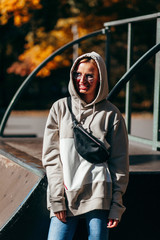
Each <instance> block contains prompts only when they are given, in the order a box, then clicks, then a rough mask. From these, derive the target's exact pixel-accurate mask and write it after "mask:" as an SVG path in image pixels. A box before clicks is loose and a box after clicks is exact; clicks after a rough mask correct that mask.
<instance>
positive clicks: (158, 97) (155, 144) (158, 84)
mask: <svg viewBox="0 0 160 240" xmlns="http://www.w3.org/2000/svg"><path fill="white" fill-rule="evenodd" d="M151 19H157V26H156V44H155V46H154V47H153V48H151V49H150V50H149V51H148V52H147V53H146V54H144V55H143V56H142V57H141V58H140V59H139V60H138V61H137V62H136V63H135V64H134V65H133V66H132V67H131V59H132V51H133V43H132V24H133V23H135V22H139V21H149V20H151ZM123 24H128V44H127V45H128V49H127V69H126V73H125V74H124V76H123V77H122V78H121V79H120V80H119V82H118V83H117V84H116V85H115V87H114V88H113V89H112V90H111V92H110V93H109V95H108V99H109V100H111V99H112V98H113V96H115V95H116V94H117V93H118V92H119V91H120V90H121V88H122V87H123V86H124V85H125V84H126V83H127V82H128V83H127V87H126V104H125V115H126V125H127V129H128V133H129V138H130V139H131V140H134V141H137V142H142V143H145V144H149V145H151V146H152V148H153V149H154V150H157V148H160V142H159V125H160V124H159V101H160V54H159V53H158V54H156V53H157V52H158V51H160V13H157V14H150V15H146V16H141V17H135V18H129V19H124V20H118V21H112V22H107V23H104V28H103V29H101V30H98V31H96V32H93V33H91V34H87V35H86V36H84V37H82V38H79V39H76V40H74V41H72V42H70V43H68V44H66V45H64V46H63V47H61V48H59V49H58V50H57V51H55V52H53V53H52V54H51V55H50V56H49V57H48V58H46V59H45V60H44V61H43V62H42V63H41V64H40V65H39V66H38V67H37V68H36V69H35V70H34V71H33V72H32V73H31V74H30V75H29V76H28V77H27V78H26V79H25V80H24V82H23V83H22V85H21V86H20V87H19V89H18V90H17V92H16V93H15V95H14V97H13V98H12V100H11V102H10V104H9V106H8V108H7V110H6V112H5V114H4V116H3V118H2V121H1V125H0V136H1V137H3V136H4V134H3V133H4V129H5V126H6V123H7V120H8V118H9V115H10V113H11V111H12V109H13V108H14V106H15V104H16V103H17V101H18V99H19V98H20V96H21V94H22V93H23V91H24V90H25V89H26V88H27V86H28V84H29V83H30V82H31V81H32V80H33V79H34V77H35V76H36V74H37V73H38V72H39V71H40V70H41V69H42V68H43V67H44V66H45V65H46V64H47V63H48V62H49V61H51V60H53V59H54V57H56V56H57V55H59V54H61V53H62V52H64V51H65V50H66V49H68V48H69V47H72V46H73V45H74V44H77V43H80V42H81V41H83V40H85V39H88V38H91V37H94V36H97V35H100V34H105V35H106V62H107V68H108V73H109V72H110V61H109V57H110V53H109V49H110V34H111V31H110V28H111V27H113V26H119V25H123ZM155 54H156V58H155V87H154V110H153V126H154V128H153V139H152V140H148V139H143V138H140V137H135V136H132V135H131V86H130V82H129V80H130V78H131V77H132V75H133V74H134V73H135V71H137V69H138V68H140V67H141V66H142V65H143V64H144V63H145V62H146V61H147V60H148V59H150V58H151V57H152V56H153V55H155Z"/></svg>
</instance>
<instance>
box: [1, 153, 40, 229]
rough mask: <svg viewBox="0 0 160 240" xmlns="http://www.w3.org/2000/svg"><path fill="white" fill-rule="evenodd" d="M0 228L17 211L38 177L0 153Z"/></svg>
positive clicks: (34, 185) (31, 190)
mask: <svg viewBox="0 0 160 240" xmlns="http://www.w3.org/2000/svg"><path fill="white" fill-rule="evenodd" d="M0 171H1V174H0V195H1V196H0V229H2V228H3V227H4V226H5V225H6V224H7V222H8V221H9V220H10V219H11V218H12V217H13V216H14V215H15V214H16V213H17V212H18V211H19V209H20V208H21V206H22V205H23V203H25V200H27V198H28V197H29V196H30V194H31V193H32V192H33V189H34V188H35V187H36V186H37V184H38V182H39V180H40V179H39V177H38V176H37V175H35V174H33V173H32V172H30V171H28V170H27V169H25V168H23V167H21V166H20V165H18V164H16V163H14V162H13V161H11V160H9V159H8V158H6V157H4V156H2V155H0Z"/></svg>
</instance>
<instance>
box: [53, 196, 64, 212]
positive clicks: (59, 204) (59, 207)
mask: <svg viewBox="0 0 160 240" xmlns="http://www.w3.org/2000/svg"><path fill="white" fill-rule="evenodd" d="M51 209H52V211H53V212H54V213H55V212H60V211H66V210H67V208H66V204H65V199H61V201H54V202H51Z"/></svg>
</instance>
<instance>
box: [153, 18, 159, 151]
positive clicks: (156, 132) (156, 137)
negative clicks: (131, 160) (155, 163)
mask: <svg viewBox="0 0 160 240" xmlns="http://www.w3.org/2000/svg"><path fill="white" fill-rule="evenodd" d="M156 43H157V44H158V43H160V17H159V18H157V29H156ZM159 108H160V52H158V53H157V54H156V57H155V82H154V109H153V144H152V148H153V150H157V148H158V147H157V142H158V141H159V140H160V139H159V131H160V116H159V114H160V109H159Z"/></svg>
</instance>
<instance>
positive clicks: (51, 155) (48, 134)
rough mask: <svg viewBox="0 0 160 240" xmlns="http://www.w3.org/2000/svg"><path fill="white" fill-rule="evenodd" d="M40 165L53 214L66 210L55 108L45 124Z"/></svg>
mask: <svg viewBox="0 0 160 240" xmlns="http://www.w3.org/2000/svg"><path fill="white" fill-rule="evenodd" d="M42 163H43V166H44V167H45V168H46V175H47V179H48V187H49V201H50V203H51V208H52V211H53V212H58V211H63V210H66V206H65V197H64V184H63V171H62V163H61V160H60V154H59V127H58V120H57V114H56V111H55V108H54V107H52V108H51V110H50V113H49V116H48V119H47V122H46V127H45V132H44V140H43V153H42Z"/></svg>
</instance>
